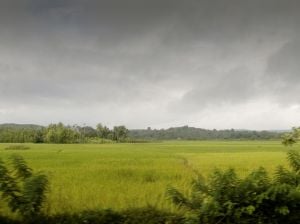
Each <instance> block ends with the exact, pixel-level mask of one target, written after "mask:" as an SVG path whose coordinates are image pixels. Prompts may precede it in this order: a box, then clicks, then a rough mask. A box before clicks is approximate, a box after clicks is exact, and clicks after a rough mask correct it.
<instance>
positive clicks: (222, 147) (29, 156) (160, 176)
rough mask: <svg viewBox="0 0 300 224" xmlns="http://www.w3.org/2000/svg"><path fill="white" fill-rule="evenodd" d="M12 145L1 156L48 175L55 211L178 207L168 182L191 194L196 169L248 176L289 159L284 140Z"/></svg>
mask: <svg viewBox="0 0 300 224" xmlns="http://www.w3.org/2000/svg"><path fill="white" fill-rule="evenodd" d="M9 145H10V144H1V145H0V156H1V158H2V160H4V161H7V160H6V159H7V157H8V156H9V155H11V154H14V153H17V154H20V155H22V156H23V157H24V158H25V159H26V161H27V162H28V164H29V166H30V167H32V168H33V169H34V170H35V171H43V172H44V173H45V174H47V175H48V177H49V180H50V191H49V192H48V194H49V195H48V201H47V203H46V206H45V208H44V209H45V211H46V212H48V213H50V214H54V213H61V212H76V211H81V210H84V209H95V208H113V209H116V210H119V209H125V208H128V207H142V206H147V205H153V206H156V207H157V208H160V209H166V210H172V211H175V210H176V208H175V207H174V205H172V204H171V203H170V202H168V200H166V196H165V191H166V187H167V186H170V185H172V186H175V187H177V188H179V189H183V190H184V189H185V191H186V193H188V192H187V191H188V189H189V185H190V182H191V180H192V178H193V177H194V175H195V174H194V172H193V170H198V171H199V172H201V173H202V174H203V175H204V176H207V175H208V174H209V173H210V171H212V170H213V169H215V168H220V169H226V168H229V167H233V168H235V169H236V170H237V172H238V174H239V175H244V174H246V173H248V172H249V171H251V170H253V169H255V168H257V167H259V166H263V167H265V168H266V169H267V170H268V171H271V172H273V171H274V169H275V168H276V167H277V166H278V165H286V164H287V161H286V159H285V157H286V155H285V152H286V151H287V148H286V147H284V146H282V145H281V143H280V142H279V141H167V142H160V143H143V144H74V145H71V144H67V145H58V144H57V145H55V144H53V145H50V144H25V146H27V147H28V148H27V149H25V150H5V148H7V147H8V146H9ZM293 148H299V149H300V147H299V146H297V145H295V146H293ZM1 207H2V206H1ZM2 210H3V208H2ZM3 212H5V211H3Z"/></svg>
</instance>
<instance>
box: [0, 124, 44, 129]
mask: <svg viewBox="0 0 300 224" xmlns="http://www.w3.org/2000/svg"><path fill="white" fill-rule="evenodd" d="M4 128H6V129H7V128H8V129H41V128H44V126H41V125H36V124H14V123H7V124H0V129H4Z"/></svg>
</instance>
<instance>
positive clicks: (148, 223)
mask: <svg viewBox="0 0 300 224" xmlns="http://www.w3.org/2000/svg"><path fill="white" fill-rule="evenodd" d="M122 215H123V217H124V221H123V223H124V224H179V223H182V222H183V217H181V216H179V215H175V214H172V213H169V212H165V211H161V210H158V209H155V208H153V207H147V208H136V209H129V210H126V211H124V212H122Z"/></svg>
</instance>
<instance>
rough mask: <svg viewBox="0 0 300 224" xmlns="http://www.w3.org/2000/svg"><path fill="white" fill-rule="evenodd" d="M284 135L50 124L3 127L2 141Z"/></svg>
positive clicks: (265, 137) (275, 134) (264, 137)
mask: <svg viewBox="0 0 300 224" xmlns="http://www.w3.org/2000/svg"><path fill="white" fill-rule="evenodd" d="M281 135H282V132H276V131H249V130H234V129H229V130H216V129H213V130H207V129H202V128H194V127H188V126H183V127H174V128H168V129H158V130H157V129H151V128H147V129H138V130H137V129H136V130H128V129H127V128H126V127H125V126H124V125H121V126H115V127H113V128H112V129H110V128H109V127H107V126H105V125H102V124H101V123H99V124H98V125H97V126H96V127H95V128H93V127H90V126H79V125H73V126H69V125H64V124H63V123H58V124H50V125H48V126H47V127H44V126H39V125H18V124H3V125H0V142H3V143H9V142H11V143H24V142H33V143H88V142H90V143H103V142H107V141H112V142H125V141H126V142H143V141H155V140H176V139H181V140H270V139H279V138H280V137H281Z"/></svg>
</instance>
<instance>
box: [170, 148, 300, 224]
mask: <svg viewBox="0 0 300 224" xmlns="http://www.w3.org/2000/svg"><path fill="white" fill-rule="evenodd" d="M288 160H289V163H290V167H291V170H287V169H284V168H283V167H279V168H278V169H277V172H276V174H275V176H274V177H273V178H270V177H269V176H268V174H267V172H266V171H265V169H263V168H259V169H257V170H255V171H253V172H252V173H250V174H249V175H248V176H246V177H245V178H239V177H238V176H237V175H236V173H235V171H234V170H233V169H228V170H226V171H220V170H216V171H214V172H213V173H212V175H211V176H210V177H209V179H208V180H207V181H204V178H202V177H201V176H198V178H197V179H195V180H194V182H193V185H192V192H191V195H190V196H189V197H186V196H184V195H183V194H182V193H181V192H179V191H178V190H176V189H174V188H169V189H168V190H167V194H168V196H169V197H170V199H171V200H172V201H173V202H174V204H176V205H178V206H179V207H182V208H185V209H186V210H187V214H190V217H187V222H188V223H201V224H213V223H224V224H225V223H226V224H227V223H239V224H248V223H249V224H250V223H261V224H276V223H278V224H279V223H286V224H288V223H291V224H292V223H293V224H294V223H297V221H299V220H300V185H299V183H300V178H299V177H300V175H299V170H300V169H299V162H300V154H299V153H298V152H296V151H290V152H288Z"/></svg>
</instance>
